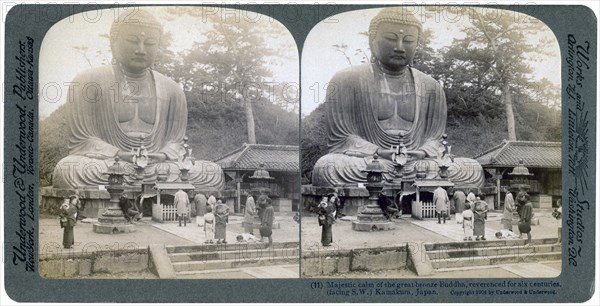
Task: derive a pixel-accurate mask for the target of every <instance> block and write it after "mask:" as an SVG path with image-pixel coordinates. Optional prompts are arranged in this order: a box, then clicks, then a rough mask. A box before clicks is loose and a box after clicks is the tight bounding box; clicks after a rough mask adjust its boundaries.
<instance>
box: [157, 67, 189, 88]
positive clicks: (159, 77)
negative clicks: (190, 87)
mask: <svg viewBox="0 0 600 306" xmlns="http://www.w3.org/2000/svg"><path fill="white" fill-rule="evenodd" d="M152 73H153V74H154V80H155V81H156V82H160V83H162V84H163V86H167V87H169V88H171V89H177V90H182V89H181V87H180V86H179V84H178V83H177V82H175V81H173V79H171V78H169V77H167V76H166V75H164V74H162V73H160V72H158V71H156V70H152Z"/></svg>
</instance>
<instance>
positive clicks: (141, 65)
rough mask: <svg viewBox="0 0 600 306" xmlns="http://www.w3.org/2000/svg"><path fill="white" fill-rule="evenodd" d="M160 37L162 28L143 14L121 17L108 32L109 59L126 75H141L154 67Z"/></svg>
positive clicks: (139, 11)
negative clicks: (111, 57)
mask: <svg viewBox="0 0 600 306" xmlns="http://www.w3.org/2000/svg"><path fill="white" fill-rule="evenodd" d="M123 15H124V17H123ZM162 33H163V27H162V25H161V24H160V23H159V22H158V21H157V20H156V18H154V16H152V15H151V14H150V13H148V12H147V11H144V10H136V11H134V12H127V13H125V14H122V16H120V17H119V18H118V19H117V20H115V21H114V22H113V24H112V26H111V28H110V48H111V50H112V54H113V57H114V58H115V59H116V61H117V62H118V64H119V65H121V67H122V68H123V70H125V71H126V72H130V73H136V74H137V73H141V72H143V71H144V70H145V69H147V68H149V67H151V66H152V65H153V64H154V60H155V59H156V55H157V52H158V46H159V42H160V37H161V35H162Z"/></svg>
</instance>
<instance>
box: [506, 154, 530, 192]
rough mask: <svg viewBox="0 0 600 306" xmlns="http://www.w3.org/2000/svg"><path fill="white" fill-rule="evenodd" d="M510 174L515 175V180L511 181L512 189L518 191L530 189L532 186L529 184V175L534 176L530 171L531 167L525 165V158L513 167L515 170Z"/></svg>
mask: <svg viewBox="0 0 600 306" xmlns="http://www.w3.org/2000/svg"><path fill="white" fill-rule="evenodd" d="M508 175H510V176H512V177H513V180H512V181H511V184H510V189H511V190H514V191H517V190H524V191H528V190H529V188H530V187H531V186H530V185H529V182H528V179H529V177H531V176H533V174H532V173H529V169H527V167H525V163H524V162H523V160H522V159H521V160H519V164H518V165H517V166H516V167H514V168H513V171H512V172H510V173H509V174H508Z"/></svg>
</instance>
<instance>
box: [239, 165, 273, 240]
mask: <svg viewBox="0 0 600 306" xmlns="http://www.w3.org/2000/svg"><path fill="white" fill-rule="evenodd" d="M248 178H249V179H251V180H252V183H251V186H252V189H251V193H252V194H253V195H255V199H254V200H255V202H256V208H257V209H258V210H261V209H263V208H264V207H261V206H260V203H258V199H259V197H260V195H267V196H269V195H270V194H271V181H273V180H274V179H275V178H274V177H271V175H270V174H269V171H267V170H266V166H265V164H264V163H261V164H260V166H259V168H258V169H256V170H255V171H254V173H253V174H252V176H249V177H248ZM274 206H275V205H274ZM260 215H261V213H260V212H259V213H257V214H256V215H254V223H253V225H252V227H253V228H260V225H261V220H260ZM242 225H243V224H242ZM280 226H281V225H280V224H279V222H277V221H275V222H273V229H279V228H280Z"/></svg>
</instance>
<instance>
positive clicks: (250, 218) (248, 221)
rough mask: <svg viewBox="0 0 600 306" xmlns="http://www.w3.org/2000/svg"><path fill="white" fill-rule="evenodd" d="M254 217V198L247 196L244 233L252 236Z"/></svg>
mask: <svg viewBox="0 0 600 306" xmlns="http://www.w3.org/2000/svg"><path fill="white" fill-rule="evenodd" d="M255 215H256V204H255V203H254V198H253V197H252V196H251V195H249V196H248V198H247V199H246V209H245V210H244V232H246V233H248V234H252V235H254V227H253V226H254V216H255Z"/></svg>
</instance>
